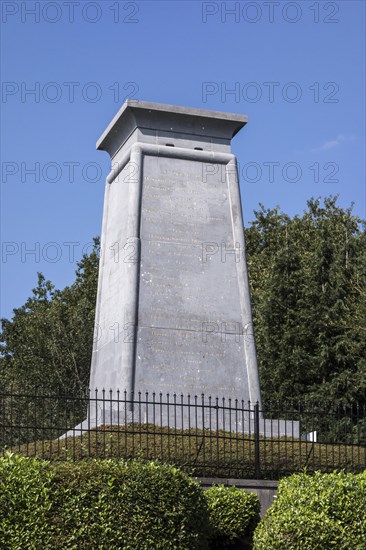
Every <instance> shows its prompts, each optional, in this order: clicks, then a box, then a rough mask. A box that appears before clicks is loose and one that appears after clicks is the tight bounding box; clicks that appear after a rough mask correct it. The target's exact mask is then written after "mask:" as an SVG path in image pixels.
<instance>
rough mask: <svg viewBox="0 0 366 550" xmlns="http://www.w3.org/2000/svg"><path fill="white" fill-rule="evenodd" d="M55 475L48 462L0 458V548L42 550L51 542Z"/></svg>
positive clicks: (9, 457)
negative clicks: (39, 549) (50, 522)
mask: <svg viewBox="0 0 366 550" xmlns="http://www.w3.org/2000/svg"><path fill="white" fill-rule="evenodd" d="M52 477H53V474H52V472H51V471H50V469H49V466H48V463H47V462H45V461H39V460H38V461H37V460H34V459H27V458H23V457H20V456H16V455H12V454H10V453H7V454H6V455H5V457H4V458H1V459H0V548H3V549H11V550H24V548H42V547H45V546H47V543H48V541H49V527H48V525H47V518H48V515H49V512H50V509H51V505H52V489H51V484H52Z"/></svg>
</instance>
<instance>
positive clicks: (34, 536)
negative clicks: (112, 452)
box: [0, 455, 209, 550]
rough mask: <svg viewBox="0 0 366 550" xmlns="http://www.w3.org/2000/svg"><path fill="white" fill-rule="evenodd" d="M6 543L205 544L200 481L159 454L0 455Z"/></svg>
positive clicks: (0, 525) (0, 515) (0, 510)
mask: <svg viewBox="0 0 366 550" xmlns="http://www.w3.org/2000/svg"><path fill="white" fill-rule="evenodd" d="M0 488H1V496H0V548H4V549H9V550H10V549H11V550H18V549H19V550H20V549H22V550H23V549H24V548H47V549H51V548H52V549H75V550H76V549H77V550H78V549H85V550H86V549H91V548H96V549H103V550H104V549H105V550H110V549H113V548H126V549H136V550H137V549H152V548H157V549H158V548H161V549H182V550H183V549H185V550H188V549H195V548H196V549H204V548H207V547H208V543H207V540H208V530H209V521H208V510H207V504H206V500H205V497H204V495H203V491H202V490H201V488H200V486H199V485H198V484H197V483H196V482H195V481H193V480H192V479H190V478H189V477H188V476H187V475H185V474H184V473H183V472H181V471H180V470H178V469H177V468H174V467H171V466H167V465H158V464H156V463H154V462H148V463H146V462H140V461H136V460H134V461H129V462H125V461H115V460H113V461H112V460H98V461H97V460H89V461H80V462H78V463H70V462H64V463H55V464H51V463H48V462H45V461H41V460H36V459H29V458H21V457H18V456H14V455H8V456H6V457H5V458H4V459H1V460H0Z"/></svg>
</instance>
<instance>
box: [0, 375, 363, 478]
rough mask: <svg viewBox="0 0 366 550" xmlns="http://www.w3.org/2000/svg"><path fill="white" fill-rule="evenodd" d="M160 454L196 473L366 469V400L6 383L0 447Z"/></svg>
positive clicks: (79, 455)
mask: <svg viewBox="0 0 366 550" xmlns="http://www.w3.org/2000/svg"><path fill="white" fill-rule="evenodd" d="M6 451H12V452H17V453H21V454H23V455H25V456H37V457H42V458H47V459H51V460H54V459H58V460H59V459H65V458H71V459H72V460H79V459H86V458H92V457H97V458H116V459H121V458H125V459H128V458H134V457H140V458H144V459H149V460H151V459H158V460H161V461H164V462H169V463H173V464H176V465H177V466H179V467H180V468H182V469H183V470H185V471H187V472H188V473H190V474H191V475H194V476H197V477H200V476H205V477H206V476H207V477H208V476H209V477H229V478H247V479H260V478H262V479H279V478H280V477H282V476H283V475H287V474H290V473H293V472H296V471H300V470H302V469H303V468H305V467H306V469H307V471H309V472H311V471H316V470H321V471H323V472H328V471H333V470H334V469H345V470H346V471H351V472H360V471H362V470H364V469H366V410H365V404H357V403H355V404H352V405H348V406H339V407H334V406H333V405H332V403H324V402H323V403H300V402H293V401H292V402H281V403H280V402H275V403H267V404H266V407H265V410H264V411H263V410H261V408H260V406H259V405H258V403H256V404H254V403H250V402H246V403H244V402H243V401H239V400H237V399H235V400H232V399H226V398H213V397H210V396H205V395H203V394H202V395H200V396H189V395H186V396H184V395H176V394H174V395H169V394H167V395H163V394H154V393H153V394H148V393H138V394H137V395H135V396H133V395H132V396H131V395H130V396H128V395H127V393H126V392H120V391H116V392H112V391H110V392H108V391H104V390H102V391H98V390H94V391H85V392H75V393H73V394H72V395H71V394H69V393H65V392H63V391H60V390H59V391H51V390H49V389H47V388H45V387H24V388H20V387H16V388H15V387H13V386H12V387H3V388H0V456H2V455H4V453H5V452H6Z"/></svg>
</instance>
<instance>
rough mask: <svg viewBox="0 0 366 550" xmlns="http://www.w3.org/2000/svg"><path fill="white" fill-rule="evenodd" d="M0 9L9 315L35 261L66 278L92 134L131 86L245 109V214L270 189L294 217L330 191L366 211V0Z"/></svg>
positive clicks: (87, 187)
mask: <svg viewBox="0 0 366 550" xmlns="http://www.w3.org/2000/svg"><path fill="white" fill-rule="evenodd" d="M1 9H2V14H1V15H2V39H1V40H2V43H1V46H2V48H1V49H2V54H1V55H2V58H1V68H2V97H1V120H2V121H1V144H2V147H1V162H2V178H1V240H2V258H1V275H2V277H1V311H0V316H1V317H10V316H11V315H12V309H13V308H14V307H19V306H20V305H22V304H23V303H24V302H25V300H26V299H27V297H28V296H29V295H30V294H31V289H32V288H33V287H34V286H35V283H36V273H37V271H42V272H43V273H44V275H45V276H46V277H47V278H49V279H51V280H52V282H53V283H54V284H55V285H56V287H58V288H63V287H64V286H65V285H67V284H70V283H71V282H72V281H73V279H74V271H75V267H76V263H75V262H76V260H78V259H80V257H81V254H82V251H83V250H87V249H88V247H89V246H90V242H91V240H92V237H93V236H95V235H99V234H100V230H101V221H102V207H103V192H104V180H105V177H106V175H107V174H108V172H109V167H110V162H109V158H108V155H107V153H104V152H97V151H96V150H95V142H96V141H97V139H98V138H99V136H100V134H101V133H102V132H103V130H104V129H105V127H106V126H107V125H108V123H109V122H110V120H111V119H112V118H113V116H114V114H115V113H116V111H117V110H118V109H119V108H120V106H121V105H122V103H123V101H124V99H126V98H131V99H140V100H147V101H156V102H162V103H171V104H176V105H186V106H190V107H201V108H207V109H216V110H221V111H229V112H235V113H244V114H247V115H248V117H249V123H248V125H247V126H246V127H245V128H244V129H243V130H242V131H241V132H240V134H239V135H238V136H237V137H236V138H235V139H234V140H233V151H234V153H235V154H236V155H237V157H238V162H239V168H240V180H241V191H242V200H243V212H244V220H245V225H248V224H249V223H250V221H251V220H253V217H254V216H253V210H254V209H257V208H258V203H260V202H261V203H263V204H264V205H265V206H266V207H274V206H276V205H279V206H280V207H281V208H282V209H283V210H284V211H285V212H287V213H288V214H290V215H294V214H295V213H301V212H302V211H303V210H304V209H305V208H306V201H307V199H309V198H310V197H312V196H326V195H329V194H339V195H340V204H341V205H342V206H345V207H348V206H349V205H350V203H351V202H354V203H355V206H354V212H355V213H356V214H358V215H359V216H361V217H363V218H366V196H365V126H364V124H365V122H364V121H365V84H364V83H365V53H364V52H365V3H364V2H363V1H349V0H348V1H346V2H344V1H340V2H323V1H321V2H313V1H311V2H310V1H307V0H305V1H299V2H285V1H281V2H271V1H270V2H266V1H257V2H253V1H252V2H245V1H244V2H199V1H183V2H179V1H173V2H159V1H146V2H144V1H142V2H123V1H118V0H113V1H112V0H111V1H109V0H103V1H100V2H89V1H83V0H80V1H78V2H77V1H69V2H66V1H62V0H59V1H53V2H51V1H50V2H46V1H44V2H33V1H27V2H18V1H5V0H3V2H2V4H1ZM32 90H33V91H32ZM65 243H66V244H65ZM31 250H33V251H35V252H34V253H33V254H32V253H29V251H31Z"/></svg>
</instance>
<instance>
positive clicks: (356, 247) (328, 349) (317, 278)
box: [246, 198, 366, 406]
mask: <svg viewBox="0 0 366 550" xmlns="http://www.w3.org/2000/svg"><path fill="white" fill-rule="evenodd" d="M255 215H256V220H255V221H254V223H253V224H252V226H251V227H250V228H249V229H247V230H246V241H247V255H248V264H249V265H248V268H249V275H250V283H251V294H252V302H253V313H254V328H255V336H256V343H257V351H258V359H259V367H260V380H261V387H262V392H263V397H264V399H265V401H268V400H269V399H272V400H274V399H284V398H295V399H298V398H305V397H306V398H307V399H312V400H314V401H319V402H323V401H325V400H329V401H331V402H332V403H333V404H334V405H335V406H337V405H338V404H340V403H343V404H344V403H350V402H354V401H358V402H364V400H365V389H366V338H365V336H366V328H365V327H366V231H365V225H362V223H361V220H359V219H358V218H357V217H356V216H353V215H352V212H351V209H347V210H344V209H342V208H340V207H339V206H337V200H336V198H328V199H325V200H324V205H322V204H321V203H320V201H319V200H310V201H308V208H307V210H306V212H304V214H303V215H302V216H294V217H293V218H290V217H289V216H288V215H286V214H283V213H281V212H280V211H279V209H278V208H276V209H274V210H266V209H265V208H264V207H263V206H262V207H261V209H260V210H259V211H257V212H255Z"/></svg>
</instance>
